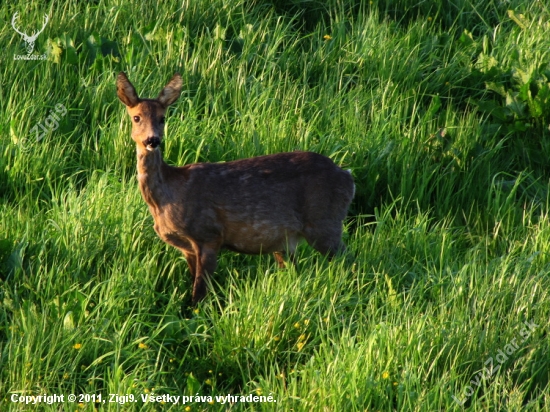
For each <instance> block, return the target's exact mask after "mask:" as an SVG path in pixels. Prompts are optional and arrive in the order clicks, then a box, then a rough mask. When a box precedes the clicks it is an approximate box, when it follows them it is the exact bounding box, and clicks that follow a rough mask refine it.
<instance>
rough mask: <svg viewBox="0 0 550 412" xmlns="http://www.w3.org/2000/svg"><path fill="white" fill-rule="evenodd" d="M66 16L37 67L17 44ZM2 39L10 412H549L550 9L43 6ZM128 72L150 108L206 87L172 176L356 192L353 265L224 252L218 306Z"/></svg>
mask: <svg viewBox="0 0 550 412" xmlns="http://www.w3.org/2000/svg"><path fill="white" fill-rule="evenodd" d="M16 12H17V13H18V15H17V16H16V17H17V18H16V19H14V14H15V13H16ZM44 15H47V16H48V22H47V24H46V25H45V26H44V30H43V32H41V33H40V34H38V36H37V37H36V39H35V43H34V44H33V50H32V52H31V53H29V52H28V49H29V46H30V44H29V42H28V41H25V39H24V38H23V36H22V35H21V34H19V33H17V32H16V30H14V27H13V26H12V24H11V23H12V22H13V21H14V20H15V22H14V23H15V27H16V28H17V30H19V31H21V32H25V33H27V34H28V35H29V36H30V35H31V33H37V32H38V31H39V29H40V28H41V27H42V26H43V25H44ZM0 20H1V21H2V22H3V24H2V25H0V45H2V48H3V52H2V53H1V54H0V410H2V411H20V410H25V411H61V410H63V411H65V410H67V411H74V410H82V411H94V410H98V411H169V410H171V411H225V410H231V411H263V410H269V411H271V410H277V411H291V410H292V411H461V410H468V411H547V410H550V385H549V379H550V335H549V334H548V332H549V329H550V322H549V319H550V215H549V206H550V193H549V190H548V179H549V176H550V174H549V173H550V162H549V155H550V127H549V125H550V41H549V36H548V34H549V33H550V6H549V5H548V3H547V2H545V1H537V0H533V1H528V2H526V1H522V0H507V1H500V0H449V1H444V2H432V1H426V2H413V1H409V0H372V1H353V0H349V1H345V0H326V1H321V0H310V1H305V0H280V1H276V0H272V1H268V0H252V1H237V0H194V1H187V0H184V1H181V2H180V1H176V0H167V1H164V2H140V1H137V0H130V1H121V0H92V1H79V0H67V1H65V2H55V1H51V0H47V1H43V2H39V1H37V0H29V1H27V2H25V3H23V2H15V4H13V3H9V4H8V2H2V5H0ZM33 55H34V56H36V57H35V58H34V57H32V58H31V59H30V60H27V59H25V58H24V57H25V56H33ZM17 56H24V57H23V58H21V57H17ZM120 71H124V72H126V73H127V74H128V76H129V78H130V80H131V81H132V83H133V84H134V85H135V87H136V90H137V92H138V93H139V94H140V96H146V97H155V96H156V95H157V94H158V92H159V91H160V90H161V89H162V87H163V86H164V85H165V84H166V82H167V81H168V80H169V79H170V77H171V76H172V75H173V74H174V72H179V73H181V75H182V77H183V79H184V90H183V92H182V96H181V97H180V99H179V100H178V102H176V103H175V104H174V105H173V106H172V107H171V108H170V110H169V113H168V115H167V121H166V134H165V138H164V141H163V144H162V151H163V154H164V157H165V160H166V161H167V162H168V163H169V164H173V165H183V164H187V163H193V162H206V161H208V162H219V161H229V160H235V159H240V158H245V157H250V156H256V155H263V154H270V153H277V152H283V151H293V150H309V151H314V152H317V153H321V154H324V155H326V156H329V157H330V158H331V159H333V160H334V161H335V162H336V163H337V164H339V165H341V166H342V167H344V168H346V169H351V171H352V174H353V176H354V179H355V183H356V189H357V190H356V196H355V199H354V201H353V203H352V205H351V208H350V211H349V214H348V219H347V220H346V222H345V234H344V240H345V242H346V244H347V247H348V251H347V253H346V254H345V255H343V256H339V257H337V258H336V259H334V260H332V261H327V259H326V258H325V257H323V256H322V255H320V254H318V253H317V252H315V251H314V250H313V249H312V248H310V247H309V246H307V245H305V244H303V245H301V246H300V247H299V249H298V254H297V260H298V269H297V270H296V269H295V268H293V267H289V268H287V269H278V268H277V265H276V263H275V261H274V259H273V258H272V256H267V255H266V256H246V255H239V254H235V253H232V252H223V253H222V254H221V255H220V257H219V265H218V269H217V271H216V273H215V275H214V276H213V277H212V281H211V288H210V290H209V293H208V295H207V297H206V299H205V300H204V301H203V302H201V303H200V304H198V305H197V306H196V307H194V306H193V305H192V304H191V290H192V284H191V281H190V278H189V276H188V273H187V271H188V269H187V265H186V262H185V259H184V258H183V257H182V256H181V254H180V253H179V252H178V251H177V250H175V249H174V248H172V247H170V246H167V245H166V244H164V243H163V242H162V241H161V240H160V239H159V238H158V237H157V235H156V233H155V232H154V230H153V221H152V218H151V216H150V214H149V211H148V209H147V206H146V204H145V203H144V201H143V200H142V198H141V195H140V193H139V189H138V185H137V179H136V158H135V144H134V143H133V141H132V140H131V138H130V119H129V118H128V116H127V114H126V109H125V107H124V106H123V105H122V104H121V103H120V101H119V100H118V98H117V96H116V88H115V80H116V75H117V74H118V73H119V72H120ZM53 394H57V395H64V399H63V403H51V404H48V400H51V399H52V398H46V402H43V399H42V400H41V401H37V398H28V399H31V401H37V403H36V404H28V405H27V404H24V403H22V402H24V400H25V398H24V397H25V396H29V397H32V396H35V397H36V396H38V395H53ZM70 394H76V395H79V394H88V395H89V396H87V397H85V396H82V397H77V398H76V399H74V402H73V401H71V400H69V399H68V397H69V395H70ZM110 394H112V396H111V395H110ZM115 395H116V396H115ZM150 395H151V396H152V397H150ZM167 395H170V396H173V397H176V396H179V400H178V403H175V398H168V397H167ZM228 395H231V396H233V397H235V398H230V397H228ZM157 396H159V397H160V398H157ZM260 396H262V397H263V398H260ZM100 397H101V398H100ZM184 397H185V398H184ZM241 397H242V398H241ZM254 397H257V398H254ZM33 399H34V400H33ZM254 399H256V400H254ZM260 399H263V400H264V401H263V402H260V401H259V400H260ZM184 400H185V402H186V403H185V404H183V401H184Z"/></svg>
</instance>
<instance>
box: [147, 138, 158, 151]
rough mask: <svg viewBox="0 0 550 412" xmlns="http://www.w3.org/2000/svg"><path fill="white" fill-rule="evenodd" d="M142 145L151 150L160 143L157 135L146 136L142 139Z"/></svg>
mask: <svg viewBox="0 0 550 412" xmlns="http://www.w3.org/2000/svg"><path fill="white" fill-rule="evenodd" d="M143 145H144V146H145V148H146V149H147V150H149V151H150V152H152V151H153V150H155V149H156V148H157V147H158V146H159V145H160V139H159V138H158V137H148V138H147V139H145V140H144V141H143Z"/></svg>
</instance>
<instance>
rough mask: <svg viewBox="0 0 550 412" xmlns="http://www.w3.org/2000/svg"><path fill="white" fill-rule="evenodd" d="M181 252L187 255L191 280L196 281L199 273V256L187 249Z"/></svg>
mask: <svg viewBox="0 0 550 412" xmlns="http://www.w3.org/2000/svg"><path fill="white" fill-rule="evenodd" d="M180 250H181V251H182V252H183V254H184V255H185V260H186V262H187V266H189V275H190V276H191V280H192V281H195V274H196V273H197V256H196V255H195V254H194V253H193V252H191V251H188V250H185V249H180Z"/></svg>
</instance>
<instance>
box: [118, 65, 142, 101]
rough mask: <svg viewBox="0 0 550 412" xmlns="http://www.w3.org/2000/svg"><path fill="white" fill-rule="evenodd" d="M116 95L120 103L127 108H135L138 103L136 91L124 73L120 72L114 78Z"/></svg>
mask: <svg viewBox="0 0 550 412" xmlns="http://www.w3.org/2000/svg"><path fill="white" fill-rule="evenodd" d="M116 94H117V95H118V98H119V99H120V100H121V101H122V103H124V104H125V105H126V106H128V107H134V106H137V104H138V103H139V97H138V95H137V93H136V89H134V86H132V83H130V80H128V77H127V76H126V73H124V72H120V73H119V74H118V76H117V78H116Z"/></svg>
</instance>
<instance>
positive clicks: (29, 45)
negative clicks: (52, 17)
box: [11, 12, 49, 55]
mask: <svg viewBox="0 0 550 412" xmlns="http://www.w3.org/2000/svg"><path fill="white" fill-rule="evenodd" d="M17 14H18V13H17V12H15V14H14V15H13V18H12V19H11V25H12V27H13V29H14V30H15V31H16V32H17V33H19V34H20V35H21V36H22V37H23V40H24V41H25V43H27V46H26V48H27V54H28V55H30V54H31V53H32V52H33V50H34V42H35V41H36V38H37V37H38V35H39V34H40V33H42V32H43V31H44V28H45V27H46V24H48V20H49V19H48V15H47V14H44V25H43V26H42V28H41V29H40V30H39V31H38V32H36V33H33V34H32V36H29V35H28V34H26V33H23V32H21V31H19V30H17V27H15V21H16V20H17Z"/></svg>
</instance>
